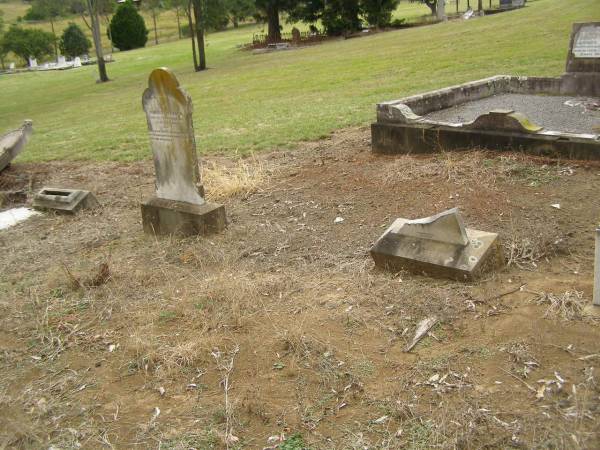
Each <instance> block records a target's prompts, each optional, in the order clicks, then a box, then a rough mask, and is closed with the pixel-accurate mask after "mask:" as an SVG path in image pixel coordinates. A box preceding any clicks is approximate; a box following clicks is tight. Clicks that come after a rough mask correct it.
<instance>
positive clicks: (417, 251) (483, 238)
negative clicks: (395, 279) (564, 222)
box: [371, 219, 504, 281]
mask: <svg viewBox="0 0 600 450" xmlns="http://www.w3.org/2000/svg"><path fill="white" fill-rule="evenodd" d="M407 221H408V219H396V221H395V222H394V223H393V224H392V226H391V227H390V228H388V230H386V232H385V233H384V234H383V235H382V236H381V238H379V240H378V241H377V242H376V243H375V245H374V246H373V248H372V249H371V256H372V258H373V260H374V261H375V265H376V266H377V267H380V268H382V269H385V270H390V271H394V272H397V271H400V270H407V271H409V272H412V273H415V274H419V275H427V276H432V277H438V278H451V279H454V280H459V281H472V280H475V279H477V278H479V277H480V276H481V275H482V274H484V273H486V272H489V271H491V270H493V269H496V268H500V267H502V266H503V265H504V256H503V254H502V247H501V246H500V239H499V237H498V235H497V234H496V233H488V232H485V231H479V230H473V229H470V228H466V229H465V231H466V234H467V239H468V241H469V243H468V244H467V245H466V246H462V245H456V244H450V243H447V242H439V241H434V240H429V239H422V238H419V237H412V236H405V235H402V234H399V233H398V232H399V230H400V229H401V228H402V226H403V225H404V223H406V222H407Z"/></svg>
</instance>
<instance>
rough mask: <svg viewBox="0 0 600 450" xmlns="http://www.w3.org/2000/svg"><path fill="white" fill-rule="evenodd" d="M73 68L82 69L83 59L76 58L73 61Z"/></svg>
mask: <svg viewBox="0 0 600 450" xmlns="http://www.w3.org/2000/svg"><path fill="white" fill-rule="evenodd" d="M73 67H81V58H80V57H79V56H76V57H75V59H74V60H73Z"/></svg>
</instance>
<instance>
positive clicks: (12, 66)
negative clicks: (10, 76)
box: [8, 62, 15, 70]
mask: <svg viewBox="0 0 600 450" xmlns="http://www.w3.org/2000/svg"><path fill="white" fill-rule="evenodd" d="M8 70H15V63H14V62H12V63H10V64H9V65H8Z"/></svg>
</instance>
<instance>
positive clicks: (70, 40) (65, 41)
mask: <svg viewBox="0 0 600 450" xmlns="http://www.w3.org/2000/svg"><path fill="white" fill-rule="evenodd" d="M91 46H92V43H91V42H90V40H89V39H88V38H87V37H86V35H85V34H84V33H83V31H82V30H81V28H79V27H78V26H77V25H76V24H74V23H70V24H69V26H68V27H67V28H65V31H63V34H62V36H61V38H60V43H59V47H60V51H61V52H62V53H63V55H66V56H68V57H70V58H74V57H76V56H80V55H83V54H84V53H87V52H88V51H89V49H90V47H91Z"/></svg>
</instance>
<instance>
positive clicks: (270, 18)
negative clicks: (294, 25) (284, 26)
mask: <svg viewBox="0 0 600 450" xmlns="http://www.w3.org/2000/svg"><path fill="white" fill-rule="evenodd" d="M295 3H296V2H294V0H256V8H257V9H258V10H259V12H260V16H261V18H262V19H263V20H264V21H265V22H266V23H267V41H268V42H279V41H281V23H280V19H279V14H280V13H281V12H284V11H289V10H290V9H291V8H292V6H294V4H295Z"/></svg>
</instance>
